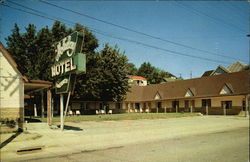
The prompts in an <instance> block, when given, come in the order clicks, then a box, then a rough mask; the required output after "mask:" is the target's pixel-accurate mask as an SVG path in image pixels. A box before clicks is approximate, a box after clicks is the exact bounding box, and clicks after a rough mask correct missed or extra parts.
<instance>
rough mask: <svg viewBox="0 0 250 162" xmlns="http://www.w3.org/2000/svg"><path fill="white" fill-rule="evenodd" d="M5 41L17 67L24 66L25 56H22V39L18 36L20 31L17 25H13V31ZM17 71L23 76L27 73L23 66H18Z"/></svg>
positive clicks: (23, 50)
mask: <svg viewBox="0 0 250 162" xmlns="http://www.w3.org/2000/svg"><path fill="white" fill-rule="evenodd" d="M5 40H6V41H7V49H8V51H9V52H10V53H11V55H12V56H13V57H14V59H15V60H16V62H18V63H19V65H25V62H26V60H27V56H26V55H24V52H25V49H24V44H23V38H22V35H21V34H20V29H19V27H18V25H17V24H15V25H14V29H12V34H11V35H10V36H8V37H7V38H6V39H5ZM19 70H20V71H21V73H23V74H25V73H27V69H26V67H25V66H20V67H19Z"/></svg>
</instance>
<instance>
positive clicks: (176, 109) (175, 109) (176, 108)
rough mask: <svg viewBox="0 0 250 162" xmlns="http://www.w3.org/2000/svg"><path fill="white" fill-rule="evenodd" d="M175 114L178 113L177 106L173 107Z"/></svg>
mask: <svg viewBox="0 0 250 162" xmlns="http://www.w3.org/2000/svg"><path fill="white" fill-rule="evenodd" d="M175 112H176V113H178V106H177V104H176V105H175Z"/></svg>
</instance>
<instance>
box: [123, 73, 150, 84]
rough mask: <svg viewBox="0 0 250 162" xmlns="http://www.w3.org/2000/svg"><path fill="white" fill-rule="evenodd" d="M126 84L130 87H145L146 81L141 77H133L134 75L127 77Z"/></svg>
mask: <svg viewBox="0 0 250 162" xmlns="http://www.w3.org/2000/svg"><path fill="white" fill-rule="evenodd" d="M128 78H129V80H128V83H129V84H130V85H139V86H146V85H147V79H146V78H144V77H141V76H135V75H128Z"/></svg>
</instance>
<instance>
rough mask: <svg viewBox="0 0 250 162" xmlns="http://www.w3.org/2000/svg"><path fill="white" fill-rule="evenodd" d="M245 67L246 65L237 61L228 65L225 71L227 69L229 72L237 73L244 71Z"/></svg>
mask: <svg viewBox="0 0 250 162" xmlns="http://www.w3.org/2000/svg"><path fill="white" fill-rule="evenodd" d="M246 67H247V65H246V64H244V63H242V62H239V61H237V62H235V63H233V64H231V65H229V66H228V67H227V69H228V70H229V71H230V72H238V71H242V70H244V69H245V68H246Z"/></svg>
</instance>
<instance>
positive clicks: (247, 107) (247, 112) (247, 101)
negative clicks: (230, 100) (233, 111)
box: [245, 94, 249, 117]
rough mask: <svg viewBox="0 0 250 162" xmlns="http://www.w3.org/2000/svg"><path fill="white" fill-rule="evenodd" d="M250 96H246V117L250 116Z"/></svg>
mask: <svg viewBox="0 0 250 162" xmlns="http://www.w3.org/2000/svg"><path fill="white" fill-rule="evenodd" d="M248 97H249V94H248V95H246V96H245V101H246V110H245V117H248V116H249V100H248Z"/></svg>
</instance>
